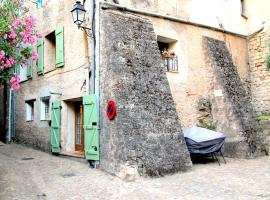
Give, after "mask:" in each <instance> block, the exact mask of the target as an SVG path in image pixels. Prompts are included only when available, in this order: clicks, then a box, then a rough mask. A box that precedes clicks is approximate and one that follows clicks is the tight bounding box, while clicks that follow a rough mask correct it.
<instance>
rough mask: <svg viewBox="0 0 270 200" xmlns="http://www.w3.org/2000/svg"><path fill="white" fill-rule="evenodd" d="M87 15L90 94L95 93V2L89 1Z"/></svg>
mask: <svg viewBox="0 0 270 200" xmlns="http://www.w3.org/2000/svg"><path fill="white" fill-rule="evenodd" d="M89 13H92V15H91V16H89V21H90V22H92V23H91V30H92V34H91V36H92V38H91V56H90V59H91V90H90V91H91V94H94V93H95V33H94V31H95V28H94V23H95V22H94V15H95V1H94V0H91V1H90V5H89Z"/></svg>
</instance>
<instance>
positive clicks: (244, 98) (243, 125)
mask: <svg viewBox="0 0 270 200" xmlns="http://www.w3.org/2000/svg"><path fill="white" fill-rule="evenodd" d="M204 42H205V44H206V47H207V52H208V57H209V60H210V63H211V66H212V67H213V68H214V72H215V74H216V76H217V80H218V83H219V84H220V86H221V87H222V88H223V91H224V98H225V100H226V102H227V103H226V106H227V107H228V108H229V109H231V112H232V113H231V114H232V115H233V116H234V117H236V118H237V121H236V123H239V124H238V125H239V127H240V131H241V133H240V135H239V136H240V137H239V136H237V135H235V137H234V138H230V140H231V141H230V143H231V144H229V147H227V148H225V150H226V149H227V151H228V152H229V151H234V149H237V150H235V152H236V154H240V153H241V151H242V152H244V153H245V154H246V156H253V155H256V154H257V153H259V152H260V151H261V150H263V148H264V145H263V135H262V134H261V132H260V126H259V124H258V123H257V122H256V120H255V114H254V111H253V108H252V104H251V97H250V95H249V93H248V91H247V90H246V88H245V86H244V84H243V83H242V81H241V79H240V77H239V74H238V72H237V69H236V67H235V66H234V64H233V61H232V57H231V54H230V52H229V50H228V48H227V46H226V44H225V43H224V42H223V41H219V40H215V39H212V38H209V37H204ZM237 137H239V138H240V140H239V138H238V139H237ZM237 151H238V152H237Z"/></svg>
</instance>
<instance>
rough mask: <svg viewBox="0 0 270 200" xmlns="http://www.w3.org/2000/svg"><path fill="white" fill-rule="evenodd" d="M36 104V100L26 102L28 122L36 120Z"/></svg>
mask: <svg viewBox="0 0 270 200" xmlns="http://www.w3.org/2000/svg"><path fill="white" fill-rule="evenodd" d="M34 103H35V99H33V100H27V101H25V106H26V121H33V120H34Z"/></svg>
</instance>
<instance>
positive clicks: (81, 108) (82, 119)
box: [74, 101, 84, 152]
mask: <svg viewBox="0 0 270 200" xmlns="http://www.w3.org/2000/svg"><path fill="white" fill-rule="evenodd" d="M77 108H79V110H80V112H79V113H80V115H81V130H82V132H81V133H82V134H81V135H82V136H81V137H82V138H81V141H82V144H81V150H77V146H78V145H77V144H76V138H77V137H76V136H77V133H76V129H77V121H78V116H77V114H78V113H77ZM74 111H75V112H74V113H75V126H74V129H75V130H74V143H75V144H74V150H75V151H80V152H84V128H83V124H84V118H83V104H82V102H81V101H79V102H74Z"/></svg>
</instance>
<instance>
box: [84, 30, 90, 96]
mask: <svg viewBox="0 0 270 200" xmlns="http://www.w3.org/2000/svg"><path fill="white" fill-rule="evenodd" d="M83 43H84V48H85V55H86V58H87V65H86V66H85V68H84V69H85V70H84V72H85V89H86V95H89V94H90V88H89V64H90V62H89V61H90V58H89V52H88V42H87V36H86V33H85V32H83Z"/></svg>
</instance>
